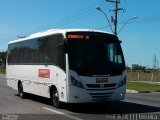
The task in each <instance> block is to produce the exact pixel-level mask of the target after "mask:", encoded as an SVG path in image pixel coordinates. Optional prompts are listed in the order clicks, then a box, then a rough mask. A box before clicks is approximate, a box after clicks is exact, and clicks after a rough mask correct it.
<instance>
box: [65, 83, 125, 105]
mask: <svg viewBox="0 0 160 120" xmlns="http://www.w3.org/2000/svg"><path fill="white" fill-rule="evenodd" d="M125 95H126V85H123V86H121V87H118V88H115V89H113V90H87V89H83V88H78V87H75V86H69V89H68V99H67V102H68V103H88V102H107V101H120V100H124V99H125Z"/></svg>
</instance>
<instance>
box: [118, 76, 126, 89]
mask: <svg viewBox="0 0 160 120" xmlns="http://www.w3.org/2000/svg"><path fill="white" fill-rule="evenodd" d="M124 84H126V77H125V78H123V79H122V80H120V82H119V86H118V87H121V86H123V85H124Z"/></svg>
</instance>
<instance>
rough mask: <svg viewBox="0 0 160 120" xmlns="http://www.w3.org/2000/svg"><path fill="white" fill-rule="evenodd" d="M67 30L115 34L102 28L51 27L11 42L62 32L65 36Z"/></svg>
mask: <svg viewBox="0 0 160 120" xmlns="http://www.w3.org/2000/svg"><path fill="white" fill-rule="evenodd" d="M67 32H100V33H107V34H111V35H114V34H113V33H109V32H105V31H100V30H94V29H50V30H47V31H42V32H37V33H33V34H31V35H29V36H28V37H25V38H20V39H17V40H13V41H10V42H9V44H12V43H15V42H21V41H26V40H31V39H34V38H40V37H45V36H49V35H54V34H58V33H61V34H63V35H64V36H65V34H66V33H67Z"/></svg>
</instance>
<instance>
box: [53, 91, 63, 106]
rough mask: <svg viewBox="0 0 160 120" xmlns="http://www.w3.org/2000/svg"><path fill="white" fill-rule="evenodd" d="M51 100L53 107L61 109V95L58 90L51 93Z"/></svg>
mask: <svg viewBox="0 0 160 120" xmlns="http://www.w3.org/2000/svg"><path fill="white" fill-rule="evenodd" d="M51 100H52V105H53V106H54V107H56V108H60V106H61V102H60V101H59V94H58V90H57V89H56V90H54V91H52V93H51Z"/></svg>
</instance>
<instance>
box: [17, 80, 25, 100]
mask: <svg viewBox="0 0 160 120" xmlns="http://www.w3.org/2000/svg"><path fill="white" fill-rule="evenodd" d="M18 95H19V96H20V97H21V98H24V96H25V93H24V91H23V85H22V82H21V81H20V80H19V81H18Z"/></svg>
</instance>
